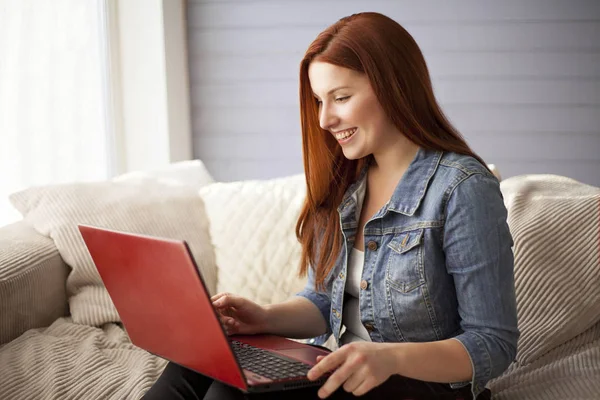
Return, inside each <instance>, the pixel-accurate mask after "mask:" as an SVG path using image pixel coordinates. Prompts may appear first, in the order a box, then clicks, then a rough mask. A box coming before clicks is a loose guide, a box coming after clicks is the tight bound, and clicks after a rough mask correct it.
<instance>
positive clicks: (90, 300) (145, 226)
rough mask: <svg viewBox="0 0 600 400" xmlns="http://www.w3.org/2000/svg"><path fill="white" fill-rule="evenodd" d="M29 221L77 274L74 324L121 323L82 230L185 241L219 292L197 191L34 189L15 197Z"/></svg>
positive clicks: (138, 186) (122, 185)
mask: <svg viewBox="0 0 600 400" xmlns="http://www.w3.org/2000/svg"><path fill="white" fill-rule="evenodd" d="M10 199H11V201H12V203H13V205H14V206H15V207H16V208H17V209H18V210H19V211H20V212H21V213H22V214H23V216H24V217H25V221H26V222H27V223H29V224H31V225H32V226H33V227H34V228H35V229H36V230H37V231H38V232H39V233H40V234H42V235H45V236H48V237H50V238H52V239H53V240H54V243H55V244H56V247H57V248H58V251H59V252H60V254H61V256H62V258H63V259H64V261H65V262H66V263H67V264H68V265H69V266H70V267H71V268H72V271H71V273H70V274H69V277H68V279H67V285H66V287H67V295H68V296H69V307H70V312H71V316H72V318H73V321H74V322H75V323H80V324H88V325H94V326H100V325H102V324H104V323H106V322H113V321H119V320H120V319H119V316H118V314H117V312H116V310H115V309H114V306H113V304H112V301H111V300H110V297H109V296H108V292H107V291H106V289H105V288H104V285H103V284H102V281H101V279H100V276H99V274H98V271H97V270H96V268H95V266H94V263H93V261H92V259H91V257H90V256H89V253H88V252H87V248H86V247H85V244H84V242H83V239H82V238H81V235H80V234H79V231H78V229H77V224H87V225H94V226H100V227H104V228H110V229H115V230H121V231H126V232H133V233H142V234H147V235H152V236H159V237H166V238H175V239H183V240H186V241H187V242H188V244H189V245H190V248H191V251H192V253H193V255H194V258H195V259H196V262H197V263H198V265H199V268H200V270H201V271H202V274H203V275H204V277H205V279H206V283H207V287H208V289H209V290H210V291H211V292H214V291H215V286H216V271H215V270H214V253H213V250H212V245H211V244H210V237H209V232H208V226H207V218H206V214H205V212H204V204H203V202H202V199H201V198H200V197H199V196H198V193H197V191H196V190H194V189H191V188H189V187H186V186H180V185H165V184H162V183H159V182H156V181H153V180H151V179H145V180H140V181H130V182H95V183H79V184H64V185H53V186H44V187H32V188H29V189H26V190H24V191H22V192H18V193H15V194H13V195H11V197H10Z"/></svg>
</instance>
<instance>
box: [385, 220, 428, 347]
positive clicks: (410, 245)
mask: <svg viewBox="0 0 600 400" xmlns="http://www.w3.org/2000/svg"><path fill="white" fill-rule="evenodd" d="M423 233H424V232H423V229H419V230H415V231H410V232H404V233H400V234H398V235H396V236H395V237H394V238H393V239H392V241H391V242H390V243H389V244H388V247H389V248H390V249H391V250H392V251H390V252H389V253H390V255H389V257H388V261H387V266H386V279H385V290H386V303H387V306H388V313H389V317H390V321H391V323H392V325H393V329H394V332H395V334H396V338H397V340H398V341H407V342H422V341H428V340H437V336H436V333H435V329H434V325H433V320H432V318H431V312H430V311H431V310H430V308H431V304H430V303H429V296H428V288H427V283H426V281H425V271H424V269H423V268H424V267H423V251H424V250H423V248H424V243H423Z"/></svg>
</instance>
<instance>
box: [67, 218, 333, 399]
mask: <svg viewBox="0 0 600 400" xmlns="http://www.w3.org/2000/svg"><path fill="white" fill-rule="evenodd" d="M78 228H79V232H80V233H81V236H82V237H83V240H84V241H85V244H86V246H87V249H88V251H89V253H90V255H91V257H92V260H93V261H94V264H95V265H96V268H97V269H98V272H99V273H100V277H101V278H102V281H103V282H104V285H105V286H106V289H107V290H108V293H109V295H110V297H111V299H112V301H113V303H114V305H115V307H116V309H117V311H118V313H119V316H120V317H121V321H122V323H123V325H124V327H125V330H126V331H127V334H128V335H129V337H130V339H131V341H132V343H133V344H135V345H136V346H138V347H140V348H142V349H144V350H146V351H148V352H150V353H152V354H154V355H157V356H159V357H162V358H165V359H167V360H169V361H171V362H173V363H176V364H179V365H181V366H183V367H186V368H188V369H191V370H194V371H196V372H198V373H200V374H203V375H206V376H208V377H210V378H213V379H215V380H218V381H220V382H223V383H225V384H227V385H230V386H233V387H236V388H238V389H240V390H241V391H243V392H268V391H279V390H289V389H297V388H302V387H308V386H320V385H322V384H323V383H324V382H325V380H326V378H327V376H323V377H322V378H321V379H319V380H317V381H310V380H308V378H307V377H306V374H307V373H308V371H309V370H310V368H312V366H313V365H315V364H316V358H317V356H319V355H327V354H329V352H328V351H326V350H324V349H319V348H317V347H313V346H310V345H306V344H302V343H298V342H295V341H293V340H289V339H286V338H283V337H279V336H274V335H234V336H228V335H227V334H226V333H225V330H224V328H223V326H222V325H221V322H220V320H219V318H218V316H217V312H216V310H215V309H214V308H213V306H212V302H211V300H210V294H209V293H208V290H207V289H206V285H205V284H204V280H203V278H202V275H201V273H200V271H199V269H198V268H197V265H196V263H195V261H194V258H193V257H192V255H191V252H190V249H189V246H188V245H187V243H186V242H185V241H182V240H172V239H164V238H158V237H151V236H145V235H139V234H132V233H126V232H119V231H114V230H108V229H103V228H98V227H93V226H87V225H78Z"/></svg>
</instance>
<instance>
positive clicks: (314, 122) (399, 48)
mask: <svg viewBox="0 0 600 400" xmlns="http://www.w3.org/2000/svg"><path fill="white" fill-rule="evenodd" d="M312 61H321V62H327V63H330V64H333V65H337V66H340V67H344V68H348V69H351V70H354V71H358V72H360V73H364V74H366V76H367V77H368V78H369V81H370V84H371V86H372V87H373V91H374V92H375V95H376V96H377V99H378V100H379V103H380V104H381V106H382V107H383V110H384V111H385V113H386V114H387V116H388V118H390V120H391V121H392V123H393V124H394V125H395V126H396V127H397V128H398V130H399V131H400V132H402V133H403V134H404V135H405V136H406V137H407V138H408V139H409V140H411V141H412V142H414V143H415V144H417V145H418V146H420V147H421V148H424V149H428V150H442V151H448V152H455V153H459V154H465V155H470V156H472V157H474V158H476V159H477V160H479V161H480V162H481V163H482V164H483V165H484V166H485V165H486V164H485V163H484V161H483V160H482V159H481V158H480V157H478V156H477V155H476V154H475V153H474V152H473V151H472V150H471V149H470V147H469V146H468V145H467V143H466V142H465V140H464V139H463V137H462V136H461V134H460V133H459V132H458V131H457V130H456V129H455V128H454V127H453V126H452V124H450V122H449V121H448V119H447V118H446V117H445V115H444V114H443V112H442V111H441V109H440V107H439V105H438V104H437V101H436V99H435V96H434V94H433V88H432V85H431V79H430V77H429V72H428V69H427V64H426V63H425V59H424V57H423V54H422V53H421V50H420V49H419V46H418V45H417V43H416V42H415V40H414V39H413V37H412V36H411V35H410V34H409V33H408V32H407V31H406V30H405V29H404V28H402V26H400V24H398V23H397V22H396V21H394V20H392V19H391V18H388V17H386V16H384V15H382V14H378V13H371V12H368V13H359V14H354V15H351V16H348V17H345V18H342V19H340V20H339V21H338V22H336V23H335V24H333V25H331V26H330V27H328V28H327V29H325V30H324V31H323V32H321V33H320V34H319V36H317V38H316V39H315V40H314V41H313V42H312V43H311V44H310V46H309V47H308V50H307V51H306V54H305V55H304V58H303V59H302V62H301V63H300V120H301V125H302V152H303V158H304V171H305V175H306V184H307V196H306V200H305V201H304V206H303V208H302V211H301V213H300V217H299V219H298V223H297V224H296V236H297V237H298V240H299V241H300V243H301V244H302V258H301V264H300V276H305V275H306V273H307V272H308V268H309V267H311V266H312V268H314V271H315V281H316V286H317V288H321V289H322V288H323V286H324V282H325V278H326V276H327V275H328V274H329V272H330V271H331V269H332V268H333V266H334V265H335V262H336V260H337V258H338V256H339V252H340V250H341V246H342V234H341V231H340V226H339V225H340V223H339V216H338V213H337V207H338V205H339V204H340V202H341V201H342V198H343V196H344V193H345V192H346V190H347V188H348V186H349V185H350V184H351V183H352V182H354V181H355V180H356V179H357V178H358V174H359V173H360V171H361V169H362V167H363V166H364V164H365V162H366V158H363V159H360V160H348V159H347V158H345V157H344V155H343V153H342V149H341V147H340V146H339V144H338V143H337V142H336V140H335V139H334V138H333V136H332V135H330V134H327V132H325V131H324V130H323V129H321V127H320V125H319V115H318V114H319V110H318V106H317V104H316V102H315V100H314V96H313V93H312V88H311V85H310V81H309V78H308V67H309V65H310V63H311V62H312Z"/></svg>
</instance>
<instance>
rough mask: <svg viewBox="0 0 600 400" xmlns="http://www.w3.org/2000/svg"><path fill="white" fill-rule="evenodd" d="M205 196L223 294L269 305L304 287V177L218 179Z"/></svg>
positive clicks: (204, 191) (220, 288)
mask: <svg viewBox="0 0 600 400" xmlns="http://www.w3.org/2000/svg"><path fill="white" fill-rule="evenodd" d="M200 194H201V195H202V198H203V199H204V204H205V205H206V211H207V214H208V217H209V220H210V234H211V238H212V240H213V244H214V248H215V255H216V261H217V265H218V271H219V272H218V273H219V276H218V283H217V291H218V292H231V293H236V294H238V295H241V296H244V297H247V298H249V299H251V300H253V301H256V302H258V303H259V304H269V303H275V302H280V301H283V300H286V299H287V298H288V297H290V296H292V295H293V294H295V293H296V292H298V291H300V290H301V289H302V287H303V286H304V283H305V282H306V280H305V279H300V278H298V269H299V261H300V252H301V247H300V243H299V242H298V240H297V239H296V235H295V227H296V221H297V219H298V216H299V213H300V209H301V207H302V202H303V201H304V197H305V194H306V187H305V181H304V176H303V175H296V176H292V177H287V178H279V179H272V180H263V181H242V182H229V183H214V184H212V185H208V186H206V187H204V188H202V189H200Z"/></svg>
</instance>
